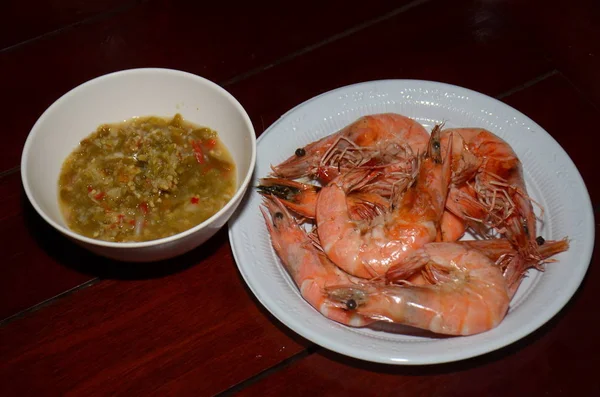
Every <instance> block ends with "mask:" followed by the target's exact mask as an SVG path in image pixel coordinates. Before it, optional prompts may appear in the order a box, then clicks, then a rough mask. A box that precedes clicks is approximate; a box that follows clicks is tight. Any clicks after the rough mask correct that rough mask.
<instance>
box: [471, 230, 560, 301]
mask: <svg viewBox="0 0 600 397" xmlns="http://www.w3.org/2000/svg"><path fill="white" fill-rule="evenodd" d="M536 241H537V244H538V245H539V247H538V253H539V257H538V258H533V257H524V256H522V255H521V254H520V253H519V252H518V251H517V250H516V249H515V247H514V246H513V245H512V244H511V242H510V241H509V240H507V239H503V238H502V239H490V240H474V241H461V242H460V244H461V245H463V246H465V247H468V248H470V249H477V250H478V251H479V252H481V253H482V254H484V255H486V256H487V257H488V258H489V259H491V260H492V261H494V263H495V264H496V266H498V267H499V268H500V269H501V270H502V274H503V275H504V278H505V279H506V282H507V284H508V291H509V296H510V298H511V299H512V297H513V296H514V294H515V293H516V292H517V289H518V288H519V286H520V285H521V281H523V278H525V275H526V273H527V271H528V270H529V269H531V268H535V269H537V270H544V264H545V263H546V262H551V261H553V260H549V258H551V257H553V256H554V255H557V254H560V253H561V252H565V251H567V250H568V249H569V240H568V239H566V238H565V239H562V240H544V239H543V238H541V237H538V238H537V239H536Z"/></svg>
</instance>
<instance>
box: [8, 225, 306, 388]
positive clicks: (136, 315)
mask: <svg viewBox="0 0 600 397" xmlns="http://www.w3.org/2000/svg"><path fill="white" fill-rule="evenodd" d="M226 241H227V234H226V230H223V231H221V232H219V233H218V234H217V235H216V236H215V237H214V238H213V239H212V240H210V241H209V242H208V243H207V244H206V245H205V246H204V248H203V249H200V250H197V251H195V252H194V253H193V254H192V255H188V256H185V257H183V258H179V259H178V260H177V261H171V262H166V263H162V264H160V265H158V264H153V265H147V266H144V265H127V264H120V265H116V264H114V263H108V261H107V263H105V264H104V265H105V266H106V267H105V268H103V269H102V270H100V269H99V271H103V272H104V273H105V276H106V277H111V278H114V279H116V278H118V279H121V280H120V281H117V280H113V281H104V282H102V283H100V284H97V285H94V286H93V287H91V288H88V289H85V290H81V291H77V292H75V293H72V294H71V295H69V296H67V297H65V298H63V299H59V300H58V301H55V302H53V303H52V304H50V305H49V306H47V307H45V308H43V309H42V310H40V311H38V312H35V313H32V314H31V315H29V316H26V317H25V318H23V319H20V320H18V321H14V322H12V323H10V324H9V325H8V326H5V327H3V328H0V356H1V357H2V360H0V374H1V375H0V377H1V378H2V379H9V380H10V381H9V382H6V381H3V382H0V395H3V396H9V395H42V394H43V395H109V394H114V393H119V394H126V395H131V394H132V393H133V394H154V395H165V394H171V395H179V394H180V393H183V392H185V393H186V394H191V395H212V394H214V393H218V392H220V391H223V390H225V389H227V388H229V387H231V386H233V385H235V384H236V383H238V382H240V381H242V380H244V379H246V378H248V377H250V376H252V375H254V374H256V373H257V372H260V371H262V370H264V369H266V368H269V367H271V366H273V365H275V364H277V363H278V362H280V361H281V360H283V359H286V358H288V357H290V356H291V355H293V354H295V353H297V352H299V351H301V350H302V349H304V348H305V346H306V345H307V343H306V342H305V341H304V340H302V339H301V338H299V337H297V336H296V335H294V334H293V333H290V332H289V331H288V330H287V329H286V328H285V327H283V326H282V325H281V324H279V323H278V322H277V320H275V319H274V318H272V317H271V316H270V315H269V314H267V313H266V312H265V310H264V309H263V308H262V306H261V305H260V304H259V303H258V302H257V301H256V300H255V299H254V298H253V297H252V296H251V293H250V292H249V291H248V290H247V288H246V287H245V284H244V282H243V280H242V279H241V278H240V275H239V273H238V271H237V268H236V266H235V265H234V262H233V259H232V257H231V252H230V249H229V246H228V245H227V244H226ZM98 266H99V267H102V266H103V264H102V263H98ZM32 380H33V381H32Z"/></svg>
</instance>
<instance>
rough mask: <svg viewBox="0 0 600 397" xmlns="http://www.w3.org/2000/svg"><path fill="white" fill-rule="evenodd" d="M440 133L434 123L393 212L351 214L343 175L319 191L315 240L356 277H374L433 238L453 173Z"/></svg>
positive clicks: (330, 257)
mask: <svg viewBox="0 0 600 397" xmlns="http://www.w3.org/2000/svg"><path fill="white" fill-rule="evenodd" d="M439 137H440V129H439V128H438V127H436V128H434V130H433V132H432V134H431V138H430V141H429V144H428V149H427V152H426V153H425V155H424V157H423V159H422V160H421V163H420V165H419V170H418V175H417V178H416V180H415V183H414V184H413V185H412V186H411V187H410V188H409V189H408V190H407V191H406V192H405V193H404V195H403V196H402V197H401V199H400V201H399V202H398V203H397V204H396V205H394V206H393V208H392V210H391V211H389V212H387V213H384V214H383V215H381V216H379V217H376V218H375V219H373V220H372V221H370V222H368V223H367V222H359V221H356V220H353V219H352V217H351V216H350V213H349V209H348V204H347V200H346V197H347V191H348V188H347V186H346V184H345V177H346V176H345V175H343V176H342V177H340V178H338V179H336V181H334V182H332V183H330V184H329V185H328V186H326V187H324V188H323V189H321V192H320V194H319V198H318V200H317V212H316V214H317V227H318V233H319V240H320V242H321V246H322V247H323V250H324V252H325V253H326V254H327V256H328V257H329V259H331V260H332V261H333V262H334V263H335V264H336V265H338V266H339V267H341V268H342V269H343V270H345V271H346V272H348V273H350V274H352V275H354V276H358V277H364V278H369V277H376V276H378V275H382V274H384V273H385V272H386V270H387V269H388V268H389V267H390V266H392V265H394V264H395V263H398V262H400V261H402V259H403V258H404V257H406V255H407V254H409V253H410V252H411V251H412V250H415V249H417V248H419V247H421V246H423V245H424V244H426V243H428V242H431V241H434V240H435V239H436V238H437V236H438V233H439V221H440V217H441V216H442V212H443V210H444V204H445V202H446V193H447V187H448V184H449V180H450V171H451V170H450V161H449V158H446V159H444V161H442V155H441V151H440V141H439ZM357 172H358V171H357Z"/></svg>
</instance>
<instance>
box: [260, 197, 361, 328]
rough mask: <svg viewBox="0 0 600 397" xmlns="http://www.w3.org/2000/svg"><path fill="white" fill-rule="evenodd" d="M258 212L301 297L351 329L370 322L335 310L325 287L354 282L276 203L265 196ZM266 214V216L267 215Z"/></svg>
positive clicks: (283, 208)
mask: <svg viewBox="0 0 600 397" xmlns="http://www.w3.org/2000/svg"><path fill="white" fill-rule="evenodd" d="M264 207H265V208H266V210H265V209H263V208H261V212H262V214H263V216H264V218H265V222H266V225H267V229H268V230H269V234H270V236H271V243H272V245H273V247H274V248H275V251H276V252H277V255H278V256H279V258H280V259H281V262H282V263H283V266H284V267H285V268H286V270H287V271H288V273H289V274H290V275H291V276H292V278H293V279H294V281H295V283H296V285H297V286H298V288H299V289H300V293H301V294H302V297H303V298H304V299H305V300H306V301H307V302H308V303H309V304H310V305H312V306H313V307H314V308H315V309H317V310H318V311H319V312H320V313H321V314H323V315H324V316H326V317H328V318H330V319H332V320H334V321H337V322H340V323H343V324H347V325H352V326H363V325H367V324H369V323H371V322H372V320H370V319H367V318H364V317H362V316H361V315H358V314H356V313H352V312H349V311H347V310H344V309H342V308H339V307H336V305H335V304H333V303H332V302H331V301H330V300H329V299H328V298H327V297H326V294H325V292H324V288H325V287H327V286H328V285H336V284H340V283H348V282H354V281H355V280H354V279H353V278H352V277H350V276H349V275H348V274H346V273H344V272H343V271H341V270H340V269H338V268H337V267H336V266H335V265H334V264H332V263H331V262H330V261H329V260H328V259H327V257H326V256H325V255H324V254H323V253H322V252H321V251H319V250H318V249H317V248H316V247H315V246H314V245H313V244H312V242H311V240H310V239H309V237H308V236H307V234H306V232H304V230H303V229H302V228H300V226H299V225H298V224H297V223H296V222H295V220H294V219H293V217H292V216H291V215H290V213H289V212H288V211H287V210H286V208H285V207H284V206H283V205H282V204H281V203H280V202H279V200H278V199H277V198H275V197H272V196H266V197H265V199H264ZM267 211H268V213H267Z"/></svg>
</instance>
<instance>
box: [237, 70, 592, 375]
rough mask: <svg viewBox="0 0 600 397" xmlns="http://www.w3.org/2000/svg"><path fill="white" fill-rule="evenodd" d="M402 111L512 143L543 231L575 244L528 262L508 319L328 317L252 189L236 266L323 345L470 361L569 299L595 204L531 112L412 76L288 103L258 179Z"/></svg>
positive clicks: (240, 221)
mask: <svg viewBox="0 0 600 397" xmlns="http://www.w3.org/2000/svg"><path fill="white" fill-rule="evenodd" d="M382 112H396V113H400V114H403V115H405V116H408V117H411V118H414V119H416V120H417V121H419V122H420V123H422V124H423V125H424V126H425V127H426V128H427V129H428V130H429V131H430V130H431V128H432V126H433V125H434V124H435V123H440V122H445V123H446V127H467V126H468V127H482V128H487V129H489V130H491V131H493V132H495V133H496V134H497V135H499V136H500V137H502V138H504V139H505V140H506V141H507V142H508V143H509V144H511V145H512V147H513V149H514V150H515V151H516V153H517V155H518V156H519V158H520V159H521V160H522V162H523V167H524V171H525V181H526V184H527V189H528V191H529V194H530V195H531V196H533V198H534V199H535V200H536V201H537V202H539V203H541V204H542V205H543V207H544V208H545V210H546V214H545V218H544V220H543V223H541V224H539V230H538V234H541V235H542V236H544V238H546V239H560V238H563V237H565V236H568V237H569V238H570V240H571V247H570V249H569V251H568V252H566V253H563V254H560V255H558V256H556V257H555V258H556V259H558V260H559V262H558V263H554V264H550V265H548V266H547V267H546V271H545V272H544V273H541V272H538V271H535V270H532V271H530V272H529V275H528V277H527V278H526V279H525V281H524V282H523V283H522V284H521V287H520V288H519V291H518V292H517V295H516V296H515V297H514V299H513V301H512V302H511V308H510V311H509V313H508V314H507V316H506V318H505V319H504V321H503V322H502V323H501V324H500V325H499V326H498V327H496V328H495V329H493V330H491V331H488V332H485V333H482V334H478V335H472V336H468V337H450V338H433V337H428V336H423V335H419V334H416V335H415V334H412V335H407V334H398V333H393V332H387V331H382V330H380V329H369V328H360V329H357V328H351V327H347V326H344V325H341V324H338V323H336V322H334V321H331V320H329V319H327V318H325V317H324V316H322V315H321V314H320V313H319V312H317V311H316V310H314V309H313V308H312V307H311V306H310V305H309V304H308V303H307V302H306V301H304V299H303V298H302V297H301V296H300V294H299V292H298V289H297V288H296V285H295V284H294V283H293V281H292V279H291V278H290V277H289V275H288V274H287V273H286V271H285V269H284V268H283V267H282V266H281V263H280V262H279V259H278V257H277V255H276V254H275V251H274V250H273V248H272V247H271V243H270V239H269V235H268V232H267V230H266V227H265V225H264V220H263V218H262V216H261V213H260V211H259V206H260V203H261V198H260V195H259V194H258V193H257V192H256V189H254V188H250V189H249V192H248V193H247V197H246V199H245V201H244V202H243V203H242V204H240V208H239V209H238V212H237V214H236V215H234V217H233V218H232V219H231V221H230V230H229V237H230V240H231V247H232V250H233V255H234V257H235V260H236V262H237V265H238V268H239V270H240V272H241V274H242V276H243V277H244V279H245V280H246V282H247V283H248V286H249V287H250V289H251V290H252V292H253V293H254V294H255V295H256V297H257V298H258V300H259V301H260V302H261V303H262V304H263V305H264V306H265V307H266V308H267V309H268V310H269V311H270V312H271V313H272V314H273V315H274V316H275V317H277V318H278V319H279V320H280V321H281V322H283V323H284V324H285V325H287V326H288V327H289V328H291V329H292V330H294V331H295V332H297V333H298V334H300V335H302V336H303V337H305V338H307V339H309V340H311V341H313V342H314V343H317V344H319V345H321V346H323V347H325V348H328V349H330V350H333V351H336V352H338V353H341V354H345V355H348V356H351V357H355V358H359V359H364V360H368V361H374V362H380V363H388V364H432V363H442V362H449V361H455V360H460V359H465V358H469V357H473V356H477V355H480V354H484V353H487V352H490V351H493V350H496V349H498V348H501V347H503V346H505V345H508V344H510V343H512V342H514V341H516V340H518V339H520V338H522V337H524V336H526V335H527V334H529V333H531V332H533V331H534V330H536V329H537V328H538V327H540V326H541V325H543V324H544V323H545V322H546V321H548V320H549V319H550V318H552V317H553V316H554V315H555V314H556V313H557V312H558V311H559V310H560V309H561V308H562V307H563V306H564V305H565V304H566V303H567V302H568V301H569V299H570V298H571V296H572V295H573V294H574V293H575V291H576V290H577V288H578V286H579V284H580V283H581V281H582V279H583V277H584V275H585V273H586V270H587V268H588V265H589V263H590V259H591V255H592V249H593V245H594V224H593V219H594V216H593V211H592V207H591V203H590V198H589V194H588V192H587V189H586V187H585V185H584V182H583V180H582V178H581V175H580V174H579V172H578V170H577V168H576V167H575V165H574V164H573V162H572V161H571V159H570V158H569V156H568V155H567V153H566V152H565V151H564V150H563V149H562V148H561V147H560V145H559V144H558V143H557V142H556V141H555V140H554V139H553V138H552V137H551V136H550V135H549V134H548V133H547V132H545V131H544V130H543V129H542V127H540V126H539V125H537V124H536V123H535V122H533V121H532V120H531V119H529V118H528V117H526V116H525V115H523V114H522V113H520V112H518V111H517V110H515V109H513V108H511V107H510V106H507V105H506V104H504V103H502V102H500V101H498V100H495V99H493V98H490V97H488V96H486V95H483V94H480V93H477V92H474V91H471V90H468V89H465V88H461V87H457V86H452V85H448V84H441V83H435V82H429V81H416V80H383V81H373V82H366V83H361V84H356V85H352V86H347V87H343V88H339V89H336V90H333V91H330V92H327V93H325V94H322V95H320V96H317V97H315V98H313V99H311V100H309V101H307V102H304V103H302V104H301V105H299V106H297V107H296V108H294V109H292V110H290V111H289V112H288V113H286V114H285V115H284V116H283V117H281V118H280V119H279V120H278V121H277V122H276V123H274V124H273V125H272V126H271V127H270V128H269V129H268V130H267V131H265V132H264V134H263V135H262V136H261V137H260V139H259V140H258V148H257V161H256V170H255V173H254V181H253V186H256V185H257V184H258V179H259V178H261V177H264V176H266V175H267V174H268V173H269V172H270V168H269V167H270V165H271V164H273V165H274V164H278V163H280V162H281V161H283V160H285V159H286V158H287V157H288V156H290V155H292V154H293V153H294V150H295V149H296V148H298V147H302V146H305V145H306V144H307V143H309V142H311V141H314V140H316V139H318V138H321V137H323V136H325V135H328V134H331V133H333V132H335V131H337V130H339V129H340V128H342V127H344V126H346V125H347V124H350V123H351V122H353V121H355V120H356V119H357V118H358V117H360V116H363V115H366V114H373V113H382Z"/></svg>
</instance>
